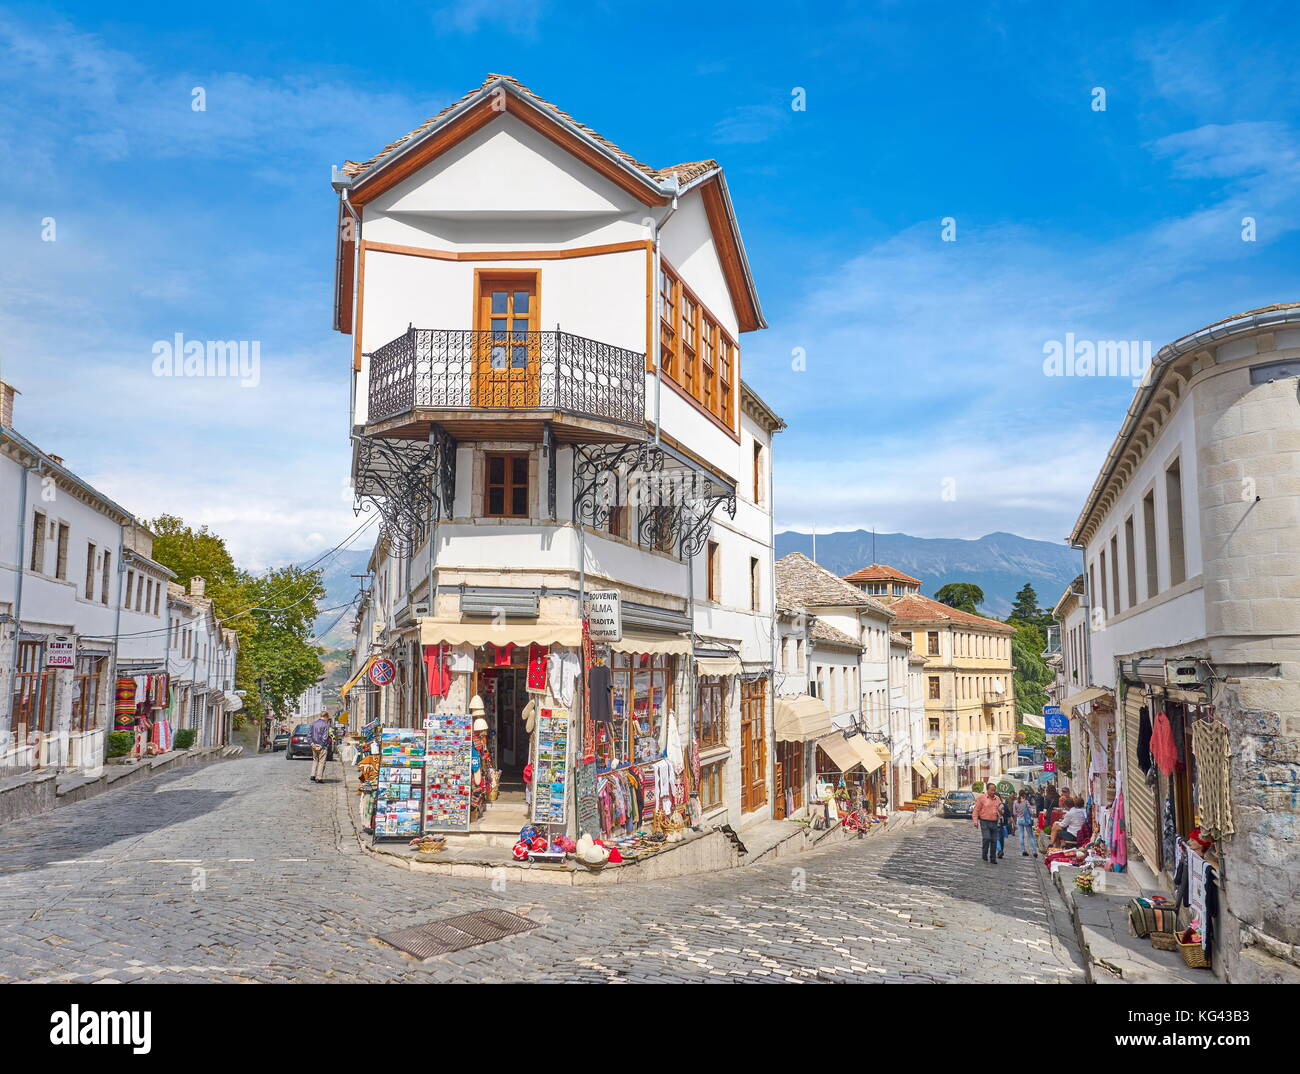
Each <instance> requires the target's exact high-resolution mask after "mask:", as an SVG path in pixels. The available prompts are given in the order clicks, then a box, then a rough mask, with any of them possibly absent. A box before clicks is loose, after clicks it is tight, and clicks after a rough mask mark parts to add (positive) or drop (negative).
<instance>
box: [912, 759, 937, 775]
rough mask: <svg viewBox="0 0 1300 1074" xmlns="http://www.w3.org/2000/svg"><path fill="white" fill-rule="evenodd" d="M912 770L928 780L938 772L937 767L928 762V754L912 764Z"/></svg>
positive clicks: (930, 761)
mask: <svg viewBox="0 0 1300 1074" xmlns="http://www.w3.org/2000/svg"><path fill="white" fill-rule="evenodd" d="M912 769H913V771H915V772H919V773H920V774H921V775H922V776H923V777H925V778H926V779H929V778H930V777H931V776H933V775H934V774H935V773H937V772H938V771H939V766H938V765H936V764H935V763H934V762H933V761H932V760H930V757H929V755H928V754H925V753H923V754H921V756H920V757H918V758H917V759H916V760H915V761H913V762H912Z"/></svg>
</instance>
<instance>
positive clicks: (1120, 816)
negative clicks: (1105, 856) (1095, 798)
mask: <svg viewBox="0 0 1300 1074" xmlns="http://www.w3.org/2000/svg"><path fill="white" fill-rule="evenodd" d="M1110 860H1111V864H1112V865H1118V866H1121V867H1123V866H1127V865H1128V837H1127V836H1126V835H1125V833H1124V790H1123V788H1122V787H1121V788H1119V789H1117V790H1116V791H1115V808H1114V810H1113V811H1112V813H1111V831H1110Z"/></svg>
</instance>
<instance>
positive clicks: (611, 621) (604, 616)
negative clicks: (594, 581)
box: [587, 589, 623, 644]
mask: <svg viewBox="0 0 1300 1074" xmlns="http://www.w3.org/2000/svg"><path fill="white" fill-rule="evenodd" d="M587 623H588V628H589V630H590V632H591V640H592V641H594V642H596V643H597V644H609V643H611V642H616V641H622V640H623V604H622V601H621V600H620V598H619V595H618V590H617V589H594V590H592V592H591V593H590V595H589V596H588V597H587Z"/></svg>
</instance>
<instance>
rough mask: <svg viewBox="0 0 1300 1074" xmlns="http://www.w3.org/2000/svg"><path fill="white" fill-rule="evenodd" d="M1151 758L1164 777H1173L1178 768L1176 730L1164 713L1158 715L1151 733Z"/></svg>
mask: <svg viewBox="0 0 1300 1074" xmlns="http://www.w3.org/2000/svg"><path fill="white" fill-rule="evenodd" d="M1151 756H1152V758H1153V759H1154V760H1155V762H1156V767H1157V768H1159V769H1160V772H1161V774H1162V775H1166V776H1171V775H1173V774H1174V771H1175V769H1177V768H1178V746H1177V744H1176V743H1175V742H1174V729H1173V725H1172V724H1170V722H1169V717H1168V716H1166V715H1165V714H1164V712H1160V713H1158V714H1157V715H1156V722H1155V726H1154V728H1153V730H1152V732H1151Z"/></svg>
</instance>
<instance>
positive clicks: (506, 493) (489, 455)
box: [483, 451, 533, 518]
mask: <svg viewBox="0 0 1300 1074" xmlns="http://www.w3.org/2000/svg"><path fill="white" fill-rule="evenodd" d="M493 459H503V460H505V461H504V462H503V464H502V471H503V474H504V476H505V480H504V482H503V483H501V484H498V483H496V482H494V481H492V479H491V476H490V470H491V465H492V460H493ZM519 459H523V460H524V463H525V465H526V466H527V468H528V475H527V477H526V478H525V480H524V483H523V486H522V487H523V489H524V497H525V500H526V501H527V502H526V503H525V504H524V513H523V514H516V513H514V512H513V511H511V510H510V506H511V504H512V503H513V502H514V495H513V494H514V492H515V491H516V490H518V489H519V488H520V487H521V486H520V485H519V484H518V483H517V482H516V481H515V480H514V477H513V475H514V463H515V461H516V460H519ZM532 486H533V463H532V459H531V457H530V456H529V453H528V452H526V451H485V452H483V517H484V518H529V517H531V516H530V515H529V512H530V511H531V510H532V505H531V501H532ZM495 488H500V489H501V490H502V493H501V507H502V509H503V510H502V511H501V512H500V513H494V512H493V511H492V510H491V502H492V490H493V489H495Z"/></svg>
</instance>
